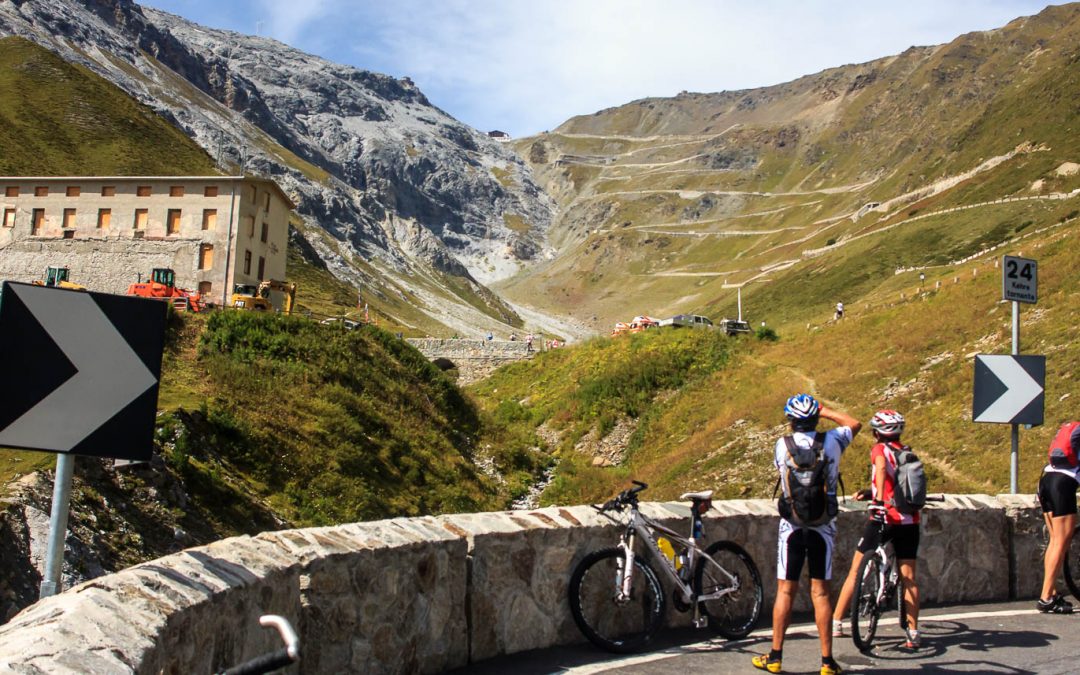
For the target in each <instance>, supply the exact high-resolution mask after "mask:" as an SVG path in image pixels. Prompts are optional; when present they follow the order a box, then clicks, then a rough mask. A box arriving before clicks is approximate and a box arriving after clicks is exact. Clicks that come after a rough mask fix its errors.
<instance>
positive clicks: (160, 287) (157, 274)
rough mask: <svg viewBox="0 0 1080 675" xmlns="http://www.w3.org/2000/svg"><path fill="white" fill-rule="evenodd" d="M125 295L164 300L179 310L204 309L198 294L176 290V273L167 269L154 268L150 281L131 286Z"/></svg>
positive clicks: (181, 289) (199, 310) (195, 310)
mask: <svg viewBox="0 0 1080 675" xmlns="http://www.w3.org/2000/svg"><path fill="white" fill-rule="evenodd" d="M127 294H128V295H137V296H139V297H140V298H153V299H155V300H164V301H166V302H169V303H172V305H173V307H175V308H176V309H179V310H191V311H192V312H201V311H202V310H203V309H204V305H203V302H202V296H201V295H200V294H199V292H198V291H189V290H187V289H184V288H177V286H176V273H175V272H173V271H172V270H171V269H169V268H168V267H155V268H154V269H153V271H152V272H151V273H150V281H141V282H138V283H134V284H131V285H130V286H128V289H127Z"/></svg>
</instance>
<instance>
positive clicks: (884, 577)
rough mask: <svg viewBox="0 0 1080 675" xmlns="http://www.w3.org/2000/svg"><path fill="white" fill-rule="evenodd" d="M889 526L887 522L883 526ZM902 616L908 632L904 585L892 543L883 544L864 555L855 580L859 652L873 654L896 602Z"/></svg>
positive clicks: (937, 499) (854, 625) (855, 627)
mask: <svg viewBox="0 0 1080 675" xmlns="http://www.w3.org/2000/svg"><path fill="white" fill-rule="evenodd" d="M926 501H927V502H932V501H933V502H943V501H945V497H944V496H939V497H927V498H926ZM881 527H882V528H884V527H885V523H881ZM894 602H895V603H896V609H897V611H898V612H899V613H900V628H902V629H903V630H905V631H906V630H907V628H908V617H907V608H905V607H904V585H903V582H902V580H901V579H900V566H899V565H898V564H897V561H896V555H895V554H894V552H893V547H892V542H889V543H881V544H879V545H878V547H877V548H876V549H875V550H874V551H873V552H871V553H867V554H866V555H865V556H863V559H862V562H861V563H859V571H858V573H857V575H856V577H855V594H854V595H852V596H851V639H852V641H854V642H855V646H856V647H858V649H859V651H863V652H865V651H869V650H870V647H871V646H872V645H873V643H874V635H875V633H877V626H878V620H879V619H881V615H882V614H883V613H884V612H886V611H888V610H889V609H890V608H891V607H892V606H893V603H894Z"/></svg>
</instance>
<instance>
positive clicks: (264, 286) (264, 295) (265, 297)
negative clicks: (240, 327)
mask: <svg viewBox="0 0 1080 675" xmlns="http://www.w3.org/2000/svg"><path fill="white" fill-rule="evenodd" d="M271 291H280V292H281V294H282V295H283V296H284V300H283V301H282V306H281V313H282V314H292V310H293V304H294V303H295V302H296V284H290V283H288V282H285V281H278V280H277V279H267V280H265V281H261V282H259V285H258V286H256V285H254V284H237V285H236V286H234V287H233V295H232V299H231V300H229V306H230V307H236V308H239V309H254V310H259V311H268V310H270V311H272V310H274V309H275V307H274V304H273V302H271V299H270V292H271Z"/></svg>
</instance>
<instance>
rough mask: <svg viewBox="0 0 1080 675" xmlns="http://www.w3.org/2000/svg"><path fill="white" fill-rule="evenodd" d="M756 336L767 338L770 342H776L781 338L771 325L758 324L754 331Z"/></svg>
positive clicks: (762, 338)
mask: <svg viewBox="0 0 1080 675" xmlns="http://www.w3.org/2000/svg"><path fill="white" fill-rule="evenodd" d="M754 336H755V337H757V339H759V340H767V341H769V342H776V341H777V340H779V339H780V336H779V335H777V334H776V331H774V330H773V329H772V328H770V327H769V326H758V329H757V330H756V331H754Z"/></svg>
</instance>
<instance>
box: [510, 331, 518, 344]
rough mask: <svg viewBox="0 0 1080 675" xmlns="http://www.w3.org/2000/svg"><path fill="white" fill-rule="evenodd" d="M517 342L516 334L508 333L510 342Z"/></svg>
mask: <svg viewBox="0 0 1080 675" xmlns="http://www.w3.org/2000/svg"><path fill="white" fill-rule="evenodd" d="M516 341H517V333H510V342H516Z"/></svg>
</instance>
